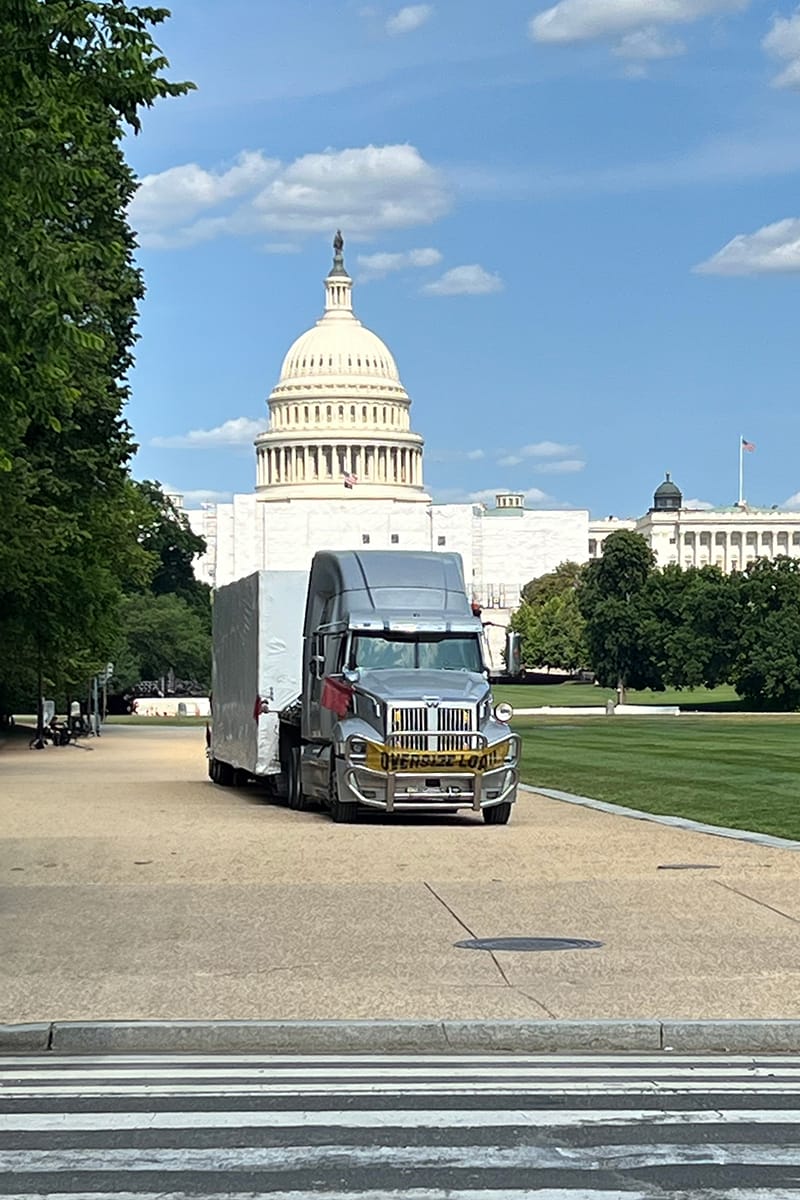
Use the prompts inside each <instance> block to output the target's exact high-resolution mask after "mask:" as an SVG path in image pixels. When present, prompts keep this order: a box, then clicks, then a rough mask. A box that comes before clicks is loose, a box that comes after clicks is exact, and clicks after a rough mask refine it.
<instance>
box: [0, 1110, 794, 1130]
mask: <svg viewBox="0 0 800 1200" xmlns="http://www.w3.org/2000/svg"><path fill="white" fill-rule="evenodd" d="M643 1121H646V1122H648V1124H655V1123H658V1124H659V1125H684V1124H688V1125H745V1124H755V1125H761V1124H765V1125H766V1124H769V1125H795V1124H798V1123H800V1107H798V1108H789V1109H775V1108H763V1109H762V1108H752V1109H746V1108H733V1109H713V1110H700V1111H697V1110H694V1109H678V1110H676V1109H667V1110H661V1109H652V1108H630V1109H628V1108H626V1109H622V1110H620V1109H616V1108H610V1109H598V1108H590V1109H562V1108H551V1109H521V1108H520V1109H508V1108H501V1109H476V1108H452V1109H422V1108H413V1109H361V1110H354V1109H338V1108H331V1109H324V1110H323V1109H315V1110H313V1111H308V1110H303V1109H297V1110H294V1111H285V1110H275V1109H269V1110H263V1109H258V1110H255V1111H252V1112H248V1111H238V1110H237V1111H234V1112H212V1111H208V1110H203V1109H187V1110H185V1111H181V1112H172V1111H168V1110H167V1111H157V1110H149V1111H147V1112H102V1113H94V1112H48V1113H40V1112H37V1113H5V1114H3V1116H2V1131H3V1132H5V1133H12V1132H20V1131H25V1130H31V1131H32V1132H36V1133H46V1132H49V1131H55V1130H70V1131H81V1130H83V1131H88V1130H92V1131H96V1132H99V1131H101V1130H112V1129H117V1130H131V1129H197V1128H201V1129H226V1128H240V1129H258V1128H262V1127H266V1128H272V1127H274V1128H276V1129H277V1128H280V1129H303V1128H309V1127H313V1128H327V1127H330V1128H333V1129H337V1128H338V1129H465V1128H467V1129H487V1128H501V1129H502V1128H507V1127H509V1126H519V1127H533V1128H542V1129H545V1128H548V1129H550V1128H559V1127H561V1128H570V1127H576V1126H577V1127H582V1126H589V1125H613V1126H625V1125H636V1124H639V1123H641V1122H643Z"/></svg>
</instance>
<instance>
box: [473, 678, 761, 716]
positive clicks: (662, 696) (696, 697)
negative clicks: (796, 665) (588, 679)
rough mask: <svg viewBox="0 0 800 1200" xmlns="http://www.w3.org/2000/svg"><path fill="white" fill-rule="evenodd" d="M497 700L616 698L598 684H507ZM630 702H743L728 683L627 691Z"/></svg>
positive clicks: (704, 705) (519, 703)
mask: <svg viewBox="0 0 800 1200" xmlns="http://www.w3.org/2000/svg"><path fill="white" fill-rule="evenodd" d="M492 691H493V693H494V695H495V698H496V699H497V700H507V701H508V703H509V704H513V705H514V707H515V708H539V707H540V706H542V705H544V704H549V705H551V706H561V705H573V704H574V705H584V704H586V705H588V704H592V705H599V706H602V707H604V706H605V702H606V700H615V699H616V694H615V693H614V691H613V690H612V689H611V688H601V687H595V686H594V684H592V683H531V684H525V683H508V684H506V683H504V684H498V685H497V686H496V687H493V688H492ZM627 703H629V704H679V705H680V706H681V708H683V709H698V710H699V711H701V712H702V711H705V712H712V711H713V712H737V711H743V710H744V707H745V705H744V703H743V701H742V700H740V699H739V697H738V696H737V695H736V692H735V691H734V690H733V688H732V687H729V686H728V685H727V684H725V685H723V686H722V687H718V688H691V689H687V690H686V691H682V692H677V691H666V692H651V691H645V692H634V691H630V692H628V694H627Z"/></svg>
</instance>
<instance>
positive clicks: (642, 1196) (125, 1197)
mask: <svg viewBox="0 0 800 1200" xmlns="http://www.w3.org/2000/svg"><path fill="white" fill-rule="evenodd" d="M648 1195H649V1196H652V1192H649V1193H645V1192H628V1191H626V1192H624V1193H621V1192H619V1191H613V1192H607V1191H599V1190H597V1189H595V1188H590V1189H589V1190H586V1189H585V1188H567V1189H565V1188H544V1189H543V1190H539V1189H537V1191H536V1192H531V1191H530V1190H529V1189H527V1188H525V1189H524V1190H520V1189H519V1188H512V1189H511V1190H508V1189H501V1190H500V1191H498V1190H497V1189H495V1188H486V1189H482V1190H480V1191H475V1190H474V1189H470V1190H469V1191H466V1192H462V1191H453V1190H452V1189H451V1188H448V1189H447V1190H446V1191H444V1192H442V1191H440V1190H439V1189H438V1188H436V1189H431V1188H402V1189H401V1190H395V1189H394V1188H392V1189H390V1190H389V1191H380V1192H374V1191H369V1192H352V1191H347V1192H343V1191H341V1190H339V1191H335V1192H329V1191H324V1192H320V1191H314V1192H308V1191H304V1192H270V1193H269V1194H268V1195H265V1196H264V1197H263V1198H262V1200H647V1197H648ZM6 1200H76V1193H75V1192H47V1194H46V1195H45V1194H43V1193H41V1192H37V1193H31V1192H26V1193H25V1195H24V1196H22V1195H20V1196H11V1197H7V1198H6ZM80 1200H254V1194H253V1192H205V1193H204V1194H203V1196H202V1197H198V1196H197V1194H196V1193H195V1192H192V1193H191V1194H190V1193H188V1192H81V1196H80ZM714 1200H778V1198H777V1197H776V1196H775V1193H774V1192H772V1193H767V1192H766V1191H764V1192H760V1191H759V1192H758V1193H756V1192H747V1193H745V1192H741V1193H739V1192H736V1193H734V1192H715V1196H714ZM780 1200H800V1191H794V1190H791V1191H785V1190H784V1191H782V1193H781V1196H780Z"/></svg>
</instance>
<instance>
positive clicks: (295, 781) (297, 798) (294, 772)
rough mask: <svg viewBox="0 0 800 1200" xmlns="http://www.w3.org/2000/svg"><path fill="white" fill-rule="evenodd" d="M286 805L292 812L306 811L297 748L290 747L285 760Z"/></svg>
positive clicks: (298, 748) (306, 802) (306, 803)
mask: <svg viewBox="0 0 800 1200" xmlns="http://www.w3.org/2000/svg"><path fill="white" fill-rule="evenodd" d="M286 803H287V804H288V805H289V808H291V809H292V811H293V812H305V811H306V810H307V809H308V799H307V797H306V796H304V795H303V779H302V775H301V773H300V747H299V746H290V747H289V754H288V757H287V759H286Z"/></svg>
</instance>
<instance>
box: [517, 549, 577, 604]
mask: <svg viewBox="0 0 800 1200" xmlns="http://www.w3.org/2000/svg"><path fill="white" fill-rule="evenodd" d="M582 571H583V567H582V566H581V564H580V563H576V562H571V561H570V560H567V561H566V562H562V563H559V564H558V566H557V567H556V569H555V571H548V573H547V574H546V575H537V577H536V578H535V579H531V580H529V582H528V583H526V584H525V586H524V588H523V589H522V601H523V603H524V604H531V605H534V606H536V605H538V604H544V603H546V601H548V600H551V599H552V598H553V597H554V596H563V595H565V594H566V593H568V592H573V591H574V590H575V588H576V587H577V586H578V581H579V579H580V577H581V573H582Z"/></svg>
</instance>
